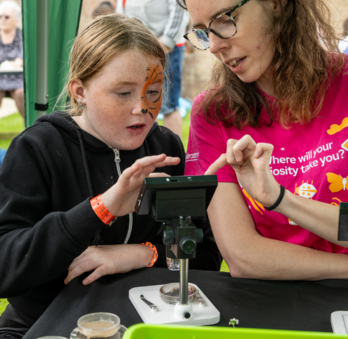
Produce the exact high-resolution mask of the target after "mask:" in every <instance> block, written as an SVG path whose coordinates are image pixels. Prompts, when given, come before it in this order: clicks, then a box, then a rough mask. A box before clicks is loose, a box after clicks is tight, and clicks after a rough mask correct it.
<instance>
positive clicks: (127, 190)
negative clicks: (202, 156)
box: [101, 154, 180, 217]
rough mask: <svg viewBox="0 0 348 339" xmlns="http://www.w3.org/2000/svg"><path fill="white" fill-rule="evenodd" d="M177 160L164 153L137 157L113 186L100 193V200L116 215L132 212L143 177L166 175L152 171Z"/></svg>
mask: <svg viewBox="0 0 348 339" xmlns="http://www.w3.org/2000/svg"><path fill="white" fill-rule="evenodd" d="M179 162H180V158H172V157H167V156H166V155H165V154H161V155H154V156H149V157H145V158H142V159H138V160H137V161H136V162H135V163H134V164H133V165H132V166H131V167H129V168H127V169H126V170H125V171H123V173H122V175H121V176H120V177H119V179H118V181H117V183H116V184H115V185H114V186H112V187H111V188H110V189H109V190H107V191H106V192H105V193H103V194H102V195H101V200H102V202H103V203H104V205H105V207H106V208H107V209H108V210H109V212H110V213H111V214H112V215H114V216H116V217H119V216H123V215H126V214H129V213H131V212H133V211H134V207H135V203H136V201H137V198H138V195H139V192H140V189H141V186H142V184H143V181H144V178H146V177H149V176H157V177H158V176H166V175H167V174H165V173H152V172H153V171H154V170H155V168H156V167H164V166H174V165H177V164H178V163H179Z"/></svg>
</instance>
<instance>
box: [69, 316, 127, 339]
mask: <svg viewBox="0 0 348 339" xmlns="http://www.w3.org/2000/svg"><path fill="white" fill-rule="evenodd" d="M120 322H121V321H120V318H119V317H118V316H117V315H115V314H112V313H106V312H98V313H90V314H86V315H84V316H83V317H81V318H79V320H78V321H77V327H76V328H75V329H74V330H73V331H72V332H71V334H70V339H91V338H101V339H105V338H108V339H121V338H122V337H123V334H124V332H125V331H126V329H127V328H126V327H124V326H123V325H121V324H120Z"/></svg>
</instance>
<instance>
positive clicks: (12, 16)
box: [0, 1, 24, 119]
mask: <svg viewBox="0 0 348 339" xmlns="http://www.w3.org/2000/svg"><path fill="white" fill-rule="evenodd" d="M20 22H21V8H20V7H19V5H18V4H16V3H15V2H12V1H4V2H2V3H1V4H0V63H5V62H6V64H7V65H6V68H5V69H11V70H13V69H16V68H21V67H23V46H22V31H21V30H20V29H18V28H17V26H18V24H19V23H20ZM4 65H5V64H4ZM6 95H7V96H10V97H11V98H13V99H14V101H15V102H16V106H17V108H18V111H19V113H20V114H21V115H22V117H23V119H24V91H23V74H11V75H5V74H0V103H1V101H2V99H3V98H4V97H5V96H6Z"/></svg>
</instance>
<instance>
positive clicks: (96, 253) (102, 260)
mask: <svg viewBox="0 0 348 339" xmlns="http://www.w3.org/2000/svg"><path fill="white" fill-rule="evenodd" d="M152 257H153V251H152V250H151V248H150V247H148V246H144V245H140V244H128V245H100V246H98V247H96V246H90V247H88V248H87V249H86V250H85V251H84V252H83V253H82V254H81V255H79V256H78V257H77V258H75V259H74V261H73V262H72V263H71V265H70V266H69V268H68V270H69V273H68V276H67V277H66V278H65V280H64V283H65V284H68V283H69V282H70V281H71V280H72V279H74V278H76V277H78V276H80V275H81V274H83V273H85V272H90V271H93V273H91V274H90V275H89V276H88V277H87V278H86V279H84V280H83V282H82V283H83V284H84V285H88V284H90V283H92V282H93V281H95V280H97V279H99V278H100V277H102V276H104V275H110V274H116V273H126V272H129V271H131V270H134V269H137V268H142V267H146V266H147V265H148V264H149V263H150V261H151V259H152Z"/></svg>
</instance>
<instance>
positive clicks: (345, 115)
mask: <svg viewBox="0 0 348 339" xmlns="http://www.w3.org/2000/svg"><path fill="white" fill-rule="evenodd" d="M345 68H347V69H348V62H346V67H345ZM262 94H263V95H264V96H267V95H266V94H265V93H262ZM203 96H204V93H202V94H200V95H199V96H198V97H197V98H196V99H195V101H194V104H193V108H192V112H194V111H195V107H196V106H197V104H199V103H200V102H201V101H202V100H203ZM269 98H270V97H269ZM271 99H272V98H271ZM196 110H197V109H196ZM266 115H267V113H266V111H265V110H264V111H263V112H262V115H261V118H263V119H264V118H265V116H266ZM246 134H249V135H250V136H251V137H252V138H253V139H254V140H255V142H256V143H259V142H265V143H270V144H272V145H273V146H274V150H273V154H272V157H271V162H270V168H271V171H272V173H273V175H274V177H275V179H276V180H277V182H278V183H279V184H281V185H283V186H284V187H285V188H286V189H288V190H289V191H290V192H292V193H294V194H296V195H300V196H302V197H304V198H306V199H314V200H318V201H322V202H325V203H328V204H332V205H335V206H338V204H339V202H341V201H348V161H347V160H348V74H343V72H342V74H339V75H337V76H336V77H335V79H334V81H333V83H332V84H331V86H330V88H329V89H328V90H327V92H326V95H325V101H324V104H323V107H322V110H321V111H320V113H319V114H318V115H317V116H316V117H315V118H314V119H313V120H312V121H311V123H307V124H305V125H300V124H296V125H294V127H292V128H289V129H285V128H283V127H282V126H281V124H280V123H278V122H273V124H272V125H271V127H267V126H265V125H263V126H261V127H255V128H251V127H247V128H245V129H243V130H241V131H240V130H238V129H237V128H235V127H224V126H223V124H222V123H221V122H218V123H216V124H215V125H211V124H209V123H208V122H207V121H206V120H205V118H204V116H203V114H200V113H196V114H194V113H192V114H191V126H190V134H189V142H188V148H187V155H186V170H185V174H186V175H202V174H204V172H205V171H206V169H207V168H208V167H209V166H210V164H212V163H213V162H214V161H215V160H216V159H217V158H218V157H219V156H220V155H221V154H222V153H226V143H227V140H228V139H231V138H232V139H240V138H242V137H243V136H244V135H246ZM216 174H217V176H218V180H219V182H231V183H237V184H238V180H237V177H236V174H235V172H234V170H233V168H232V167H231V166H229V165H226V166H224V167H223V168H221V169H220V170H219V171H218V172H217V173H216ZM241 190H242V192H243V195H244V198H245V201H246V203H247V205H248V206H249V208H250V212H251V214H252V216H253V218H254V222H255V225H256V228H257V230H258V232H259V233H260V234H261V235H262V236H264V237H266V238H271V239H277V240H281V241H286V242H289V243H293V244H298V245H302V246H306V247H310V248H314V249H317V250H321V251H326V252H334V253H348V249H346V248H344V247H341V246H338V245H335V244H333V243H330V242H329V241H326V240H324V239H322V238H320V237H319V236H317V235H315V234H313V233H311V232H309V231H307V230H305V229H303V228H302V227H300V226H297V225H296V224H295V223H294V222H293V221H291V220H289V219H288V218H287V217H286V216H284V215H282V214H280V213H276V212H272V211H267V210H265V208H264V207H263V206H262V205H261V204H260V203H258V202H257V201H255V200H253V199H252V198H251V197H250V196H249V195H248V194H247V192H246V191H245V190H243V188H242V187H241ZM231 204H233V201H231Z"/></svg>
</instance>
